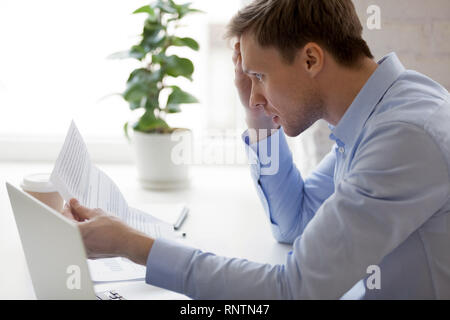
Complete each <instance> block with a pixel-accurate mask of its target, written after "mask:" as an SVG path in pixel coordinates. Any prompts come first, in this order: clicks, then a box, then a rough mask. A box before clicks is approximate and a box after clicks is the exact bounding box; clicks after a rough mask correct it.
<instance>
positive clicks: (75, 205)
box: [69, 199, 96, 221]
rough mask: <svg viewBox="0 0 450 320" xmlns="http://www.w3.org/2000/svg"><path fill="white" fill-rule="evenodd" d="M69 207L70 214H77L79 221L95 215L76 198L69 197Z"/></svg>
mask: <svg viewBox="0 0 450 320" xmlns="http://www.w3.org/2000/svg"><path fill="white" fill-rule="evenodd" d="M69 203H70V208H71V209H72V214H73V215H74V216H75V215H76V216H77V217H78V218H79V220H80V221H83V220H88V219H91V218H93V217H95V215H96V214H95V212H94V211H93V210H91V209H89V208H86V207H83V206H82V205H81V204H80V203H79V202H78V200H77V199H70V202H69Z"/></svg>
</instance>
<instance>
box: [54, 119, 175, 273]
mask: <svg viewBox="0 0 450 320" xmlns="http://www.w3.org/2000/svg"><path fill="white" fill-rule="evenodd" d="M50 180H51V182H52V183H53V184H54V185H55V187H56V188H57V190H58V192H59V193H60V194H61V196H62V197H63V198H64V200H65V201H66V202H67V201H69V200H70V199H71V198H76V199H78V201H80V203H81V204H82V205H83V206H86V207H88V208H101V209H102V210H104V211H105V212H107V213H109V214H112V215H114V216H116V217H118V218H120V219H121V220H122V221H124V222H125V223H127V224H128V225H130V226H131V227H133V228H135V229H137V230H139V231H141V232H144V233H146V234H148V235H149V236H151V237H153V238H159V237H170V238H172V237H175V236H176V233H175V231H174V229H173V225H172V224H169V223H165V222H163V221H161V220H160V219H157V218H155V217H153V216H151V215H149V214H147V213H145V212H143V211H141V210H139V209H136V208H132V207H129V206H128V203H127V201H126V200H125V198H124V197H123V195H122V193H121V192H120V190H119V188H118V187H117V186H116V184H115V183H114V182H113V181H112V180H111V179H110V178H109V177H108V176H107V175H106V174H105V173H104V172H102V171H101V170H100V169H98V168H97V167H96V166H94V165H93V164H92V162H91V159H90V156H89V153H88V150H87V147H86V144H85V143H84V141H83V138H82V136H81V134H80V132H79V131H78V129H77V127H76V125H75V123H74V122H73V121H72V123H71V125H70V128H69V131H68V133H67V136H66V139H65V141H64V145H63V147H62V149H61V151H60V153H59V156H58V158H57V160H56V163H55V166H54V168H53V172H52V174H51V176H50ZM88 262H89V263H88V264H89V268H90V271H91V276H92V280H93V281H123V280H135V279H143V278H144V277H145V267H142V266H138V265H136V264H134V263H133V262H131V261H130V260H127V259H124V258H108V259H98V260H89V261H88Z"/></svg>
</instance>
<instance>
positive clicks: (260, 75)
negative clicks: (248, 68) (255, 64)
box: [255, 73, 262, 81]
mask: <svg viewBox="0 0 450 320" xmlns="http://www.w3.org/2000/svg"><path fill="white" fill-rule="evenodd" d="M255 77H256V79H258V81H262V74H261V73H255Z"/></svg>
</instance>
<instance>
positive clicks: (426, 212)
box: [146, 53, 450, 299]
mask: <svg viewBox="0 0 450 320" xmlns="http://www.w3.org/2000/svg"><path fill="white" fill-rule="evenodd" d="M378 64H379V65H378V68H377V69H376V71H375V72H374V73H373V74H372V76H371V77H370V79H369V80H368V81H367V83H366V84H365V85H364V87H363V88H362V90H361V91H360V92H359V94H358V95H357V97H356V98H355V100H354V101H353V103H352V104H351V106H350V107H349V108H348V110H347V111H346V113H345V114H344V116H343V118H342V119H341V120H340V121H339V123H338V125H337V126H336V127H331V126H330V129H331V131H332V133H331V135H330V138H331V139H333V140H335V142H336V144H335V146H334V147H333V148H332V150H331V152H330V153H329V154H328V155H327V156H326V157H325V158H324V159H323V160H322V161H321V163H320V164H319V165H318V167H317V168H316V170H315V171H314V172H313V173H312V174H311V175H310V176H309V177H307V178H306V179H305V180H304V179H303V178H302V176H301V174H300V172H299V171H298V170H297V168H296V167H295V165H294V164H293V161H292V155H291V153H290V151H289V148H288V145H287V143H286V139H285V136H284V133H283V130H282V129H280V130H278V131H277V132H276V133H275V134H273V135H272V136H270V137H269V138H268V139H267V141H265V142H271V141H276V142H277V143H278V147H279V159H278V161H279V163H277V166H278V170H277V173H276V174H269V175H264V174H262V173H264V172H263V171H264V166H263V165H261V161H260V160H261V155H260V154H259V153H260V152H258V151H259V148H258V146H257V145H256V144H255V145H252V146H250V148H248V156H249V158H250V160H252V161H253V162H254V164H252V165H251V173H252V177H253V179H254V181H255V186H256V189H257V192H258V194H259V196H260V198H261V201H262V204H263V206H264V209H265V212H266V214H267V219H268V221H269V222H270V225H271V228H272V232H273V235H274V237H275V238H276V239H277V240H278V241H280V242H286V243H293V250H292V252H290V253H289V254H288V255H287V257H286V262H285V264H283V265H269V264H261V263H255V262H250V261H247V260H244V259H231V258H225V257H219V256H216V255H214V254H212V253H205V252H202V251H200V250H196V249H194V248H189V247H186V246H182V245H180V244H178V243H176V242H173V241H170V240H164V239H157V240H156V241H155V242H154V245H153V247H152V249H151V251H150V254H149V257H148V261H147V274H146V282H147V283H149V284H152V285H155V286H159V287H162V288H166V289H169V290H173V291H176V292H179V293H183V294H186V295H187V296H189V297H192V298H199V299H339V298H341V297H342V296H343V295H344V294H345V293H346V292H348V291H349V289H351V288H352V287H353V286H354V285H355V284H357V283H360V284H362V285H364V286H365V290H363V291H364V292H363V295H362V296H361V298H364V299H373V298H378V299H379V298H383V299H396V298H407V299H417V298H441V299H442V298H443V299H450V96H449V93H448V92H447V90H445V89H444V88H443V87H442V86H440V85H439V84H438V83H436V82H434V81H432V80H431V79H429V78H428V77H426V76H424V75H422V74H420V73H417V72H415V71H410V70H405V69H404V67H403V66H402V64H401V63H400V61H399V60H398V58H397V56H396V55H395V54H394V53H391V54H389V55H387V56H386V57H384V58H383V59H382V60H381V61H380V62H379V63H378ZM274 139H275V140H274ZM374 265H375V266H378V267H379V271H380V272H379V275H380V278H379V279H380V280H381V281H380V283H379V284H380V285H379V288H378V287H376V288H373V286H370V285H369V286H368V285H367V283H368V281H369V278H370V276H371V275H372V274H373V273H372V271H371V272H369V273H368V267H369V266H374ZM370 270H373V269H370ZM372 280H373V279H372ZM372 280H371V281H372ZM363 288H364V287H363Z"/></svg>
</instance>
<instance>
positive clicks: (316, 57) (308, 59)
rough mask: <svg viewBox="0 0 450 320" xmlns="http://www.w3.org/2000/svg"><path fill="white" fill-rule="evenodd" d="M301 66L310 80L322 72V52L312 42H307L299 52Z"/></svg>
mask: <svg viewBox="0 0 450 320" xmlns="http://www.w3.org/2000/svg"><path fill="white" fill-rule="evenodd" d="M301 56H302V59H301V61H302V65H303V67H304V69H305V71H306V73H308V74H309V75H310V76H311V78H314V77H316V75H317V74H319V73H320V71H322V68H323V64H324V61H323V60H324V52H323V50H322V48H321V47H320V46H319V45H318V44H317V43H314V42H308V43H307V44H306V45H305V46H304V47H303V49H302V50H301Z"/></svg>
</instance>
